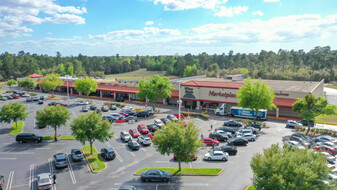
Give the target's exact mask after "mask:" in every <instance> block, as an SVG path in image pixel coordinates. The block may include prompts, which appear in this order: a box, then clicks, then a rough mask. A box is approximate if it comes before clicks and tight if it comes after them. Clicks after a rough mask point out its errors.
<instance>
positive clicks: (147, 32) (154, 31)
mask: <svg viewBox="0 0 337 190" xmlns="http://www.w3.org/2000/svg"><path fill="white" fill-rule="evenodd" d="M180 34H181V33H180V31H179V30H176V29H160V28H155V27H145V28H144V29H143V30H116V31H112V32H109V33H107V34H99V35H88V36H89V38H90V39H96V40H99V39H104V40H119V39H128V40H130V39H139V38H150V37H151V38H152V37H155V38H160V37H162V36H177V35H180Z"/></svg>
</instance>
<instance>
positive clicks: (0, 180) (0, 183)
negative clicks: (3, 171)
mask: <svg viewBox="0 0 337 190" xmlns="http://www.w3.org/2000/svg"><path fill="white" fill-rule="evenodd" d="M4 188H5V177H4V176H3V175H0V190H3V189H4Z"/></svg>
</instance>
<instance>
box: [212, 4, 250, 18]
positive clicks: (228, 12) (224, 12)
mask: <svg viewBox="0 0 337 190" xmlns="http://www.w3.org/2000/svg"><path fill="white" fill-rule="evenodd" d="M247 10H248V7H247V6H242V7H241V6H238V7H229V8H227V7H225V6H220V10H219V11H218V12H216V13H214V15H215V16H218V17H233V16H234V15H240V14H241V13H243V12H247Z"/></svg>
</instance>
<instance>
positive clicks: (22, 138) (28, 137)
mask: <svg viewBox="0 0 337 190" xmlns="http://www.w3.org/2000/svg"><path fill="white" fill-rule="evenodd" d="M15 140H16V142H21V143H26V142H35V143H40V142H42V136H38V135H36V134H34V133H21V134H18V135H16V138H15Z"/></svg>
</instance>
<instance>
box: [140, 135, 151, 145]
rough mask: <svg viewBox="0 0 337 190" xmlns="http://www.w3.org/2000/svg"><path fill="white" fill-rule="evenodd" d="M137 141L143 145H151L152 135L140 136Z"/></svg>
mask: <svg viewBox="0 0 337 190" xmlns="http://www.w3.org/2000/svg"><path fill="white" fill-rule="evenodd" d="M137 141H138V143H139V144H142V145H144V146H145V145H148V146H149V145H151V139H150V137H147V136H139V137H138V138H137Z"/></svg>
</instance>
